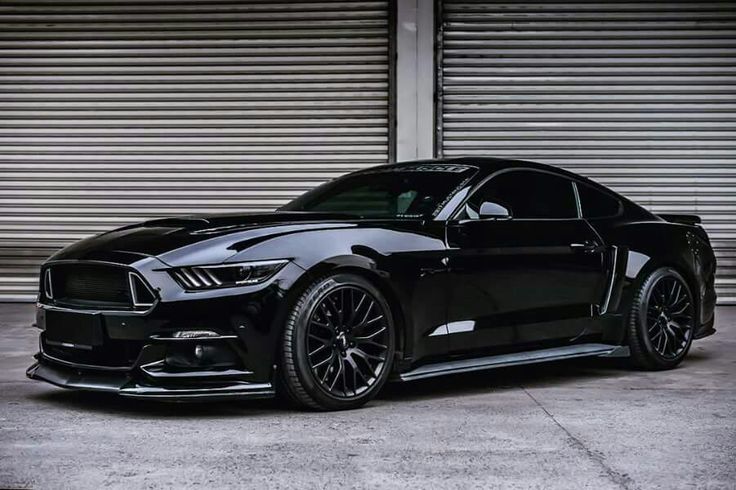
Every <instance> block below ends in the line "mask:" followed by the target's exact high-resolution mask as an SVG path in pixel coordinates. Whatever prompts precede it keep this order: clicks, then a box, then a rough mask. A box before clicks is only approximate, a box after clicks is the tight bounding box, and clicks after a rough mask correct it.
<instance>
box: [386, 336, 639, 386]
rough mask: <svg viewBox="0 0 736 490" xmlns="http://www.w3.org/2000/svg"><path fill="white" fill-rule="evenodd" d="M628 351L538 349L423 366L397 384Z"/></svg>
mask: <svg viewBox="0 0 736 490" xmlns="http://www.w3.org/2000/svg"><path fill="white" fill-rule="evenodd" d="M628 356H629V348H628V347H627V346H622V345H608V344H578V345H570V346H566V347H555V348H552V349H540V350H535V351H528V352H516V353H513V354H502V355H498V356H488V357H477V358H474V359H462V360H454V361H445V362H439V363H434V364H426V365H424V366H420V367H418V368H416V369H412V370H411V371H407V372H405V373H400V374H399V375H398V376H397V377H396V378H395V379H396V380H398V381H413V380H416V379H426V378H434V377H436V376H444V375H446V374H457V373H468V372H472V371H482V370H485V369H494V368H500V367H508V366H520V365H523V364H534V363H538V362H546V361H561V360H564V359H574V358H576V357H628Z"/></svg>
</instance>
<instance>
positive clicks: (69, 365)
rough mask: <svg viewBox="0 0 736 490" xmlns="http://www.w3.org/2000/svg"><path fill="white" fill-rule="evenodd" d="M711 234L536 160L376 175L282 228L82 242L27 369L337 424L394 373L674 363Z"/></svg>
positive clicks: (142, 233)
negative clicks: (296, 412)
mask: <svg viewBox="0 0 736 490" xmlns="http://www.w3.org/2000/svg"><path fill="white" fill-rule="evenodd" d="M699 222H700V220H699V218H698V217H696V216H689V215H660V216H657V215H654V214H652V213H650V212H649V211H647V210H645V209H643V208H642V207H640V206H638V205H636V204H634V203H633V202H631V201H629V200H628V199H626V198H624V197H622V196H620V195H618V194H616V193H614V192H612V191H610V190H608V189H607V188H605V187H603V186H601V185H599V184H596V183H594V182H592V181H590V180H588V179H586V178H584V177H580V176H578V175H575V174H572V173H569V172H565V171H562V170H559V169H556V168H552V167H548V166H545V165H540V164H536V163H531V162H522V161H510V160H498V159H491V158H462V159H453V160H441V161H440V160H433V161H422V162H411V163H402V164H397V165H387V166H382V167H375V168H371V169H369V170H364V171H360V172H356V173H352V174H349V175H347V176H345V177H342V178H339V179H336V180H334V181H332V182H329V183H327V184H324V185H322V186H319V187H317V188H316V189H314V190H312V191H310V192H307V193H306V194H304V195H303V196H301V197H299V198H298V199H296V200H294V201H292V202H291V203H289V204H287V205H286V206H284V207H282V208H281V209H280V210H278V211H277V212H275V213H267V214H250V215H216V216H188V217H181V218H167V219H159V220H154V221H149V222H146V223H143V224H138V225H132V226H127V227H124V228H120V229H118V230H115V231H111V232H108V233H103V234H101V235H98V236H96V237H93V238H88V239H86V240H82V241H80V242H78V243H76V244H74V245H71V246H69V247H67V248H66V249H64V250H62V251H61V252H59V253H57V254H56V255H54V256H53V257H52V258H51V259H49V260H48V261H47V262H46V263H45V264H44V265H43V267H42V269H41V282H40V284H41V287H40V293H39V301H38V310H37V326H38V327H39V328H40V329H41V330H42V332H41V335H40V352H39V353H38V354H37V355H36V359H37V360H38V362H36V363H35V364H34V365H33V366H31V367H30V368H29V369H28V373H27V374H28V376H29V377H30V378H33V379H40V380H44V381H48V382H50V383H53V384H55V385H58V386H62V387H65V388H75V389H84V390H100V391H109V392H113V393H118V394H120V395H124V396H132V397H150V398H156V399H174V400H182V399H199V398H219V397H226V396H227V397H270V396H273V395H275V394H279V395H282V396H284V397H285V398H286V399H288V400H291V401H292V402H295V403H296V404H298V405H300V406H303V407H308V408H312V409H327V410H331V409H345V408H353V407H358V406H360V405H362V404H364V403H366V402H367V401H368V400H370V399H371V398H373V397H374V396H375V395H376V393H377V392H378V391H379V390H380V389H381V387H382V386H383V384H384V383H385V382H386V381H387V379H389V378H390V377H392V378H394V379H395V380H401V381H409V380H414V379H421V378H428V377H432V376H440V375H444V374H451V373H460V372H467V371H475V370H480V369H488V368H494V367H500V366H509V365H517V364H525V363H533V362H541V361H548V360H556V359H568V358H573V357H583V356H608V357H629V358H630V360H631V362H632V363H633V364H634V365H635V366H638V367H640V368H644V369H668V368H672V367H674V366H676V365H677V364H679V363H680V362H681V361H682V359H683V358H684V357H685V355H686V354H687V352H688V350H689V348H690V345H691V343H692V341H693V339H698V338H701V337H705V336H707V335H710V334H712V333H713V332H714V331H715V330H714V329H713V321H714V316H713V315H714V305H715V299H716V295H715V290H714V275H715V267H716V261H715V257H714V254H713V250H712V249H711V246H710V243H709V240H708V236H707V235H706V233H705V231H704V230H703V229H702V228H701V227H700V226H699V225H698V223H699Z"/></svg>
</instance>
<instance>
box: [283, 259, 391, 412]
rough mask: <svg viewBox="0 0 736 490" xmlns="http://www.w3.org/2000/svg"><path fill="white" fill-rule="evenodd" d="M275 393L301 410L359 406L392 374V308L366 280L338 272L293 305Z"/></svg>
mask: <svg viewBox="0 0 736 490" xmlns="http://www.w3.org/2000/svg"><path fill="white" fill-rule="evenodd" d="M280 347H281V352H280V366H279V373H278V378H277V379H278V385H277V389H278V391H279V394H280V395H281V396H282V397H284V398H287V399H288V400H290V401H291V402H293V403H294V404H296V405H297V406H299V407H301V408H308V409H312V410H347V409H352V408H358V407H360V406H362V405H364V404H365V403H367V402H368V401H370V400H371V399H373V398H374V397H375V396H376V394H377V393H378V392H379V391H380V390H381V388H382V387H383V385H384V384H385V383H386V380H387V379H388V376H389V374H390V372H391V365H392V361H393V357H394V352H395V329H394V323H393V318H392V316H391V309H390V308H389V305H388V303H387V302H386V300H385V298H384V297H383V295H382V294H381V292H380V291H379V290H378V289H377V288H376V287H375V286H374V285H373V284H371V283H370V282H369V281H368V280H366V279H364V278H363V277H361V276H358V275H355V274H349V273H336V274H332V275H329V276H326V277H324V278H322V279H319V280H317V281H315V282H314V283H312V284H311V285H310V286H308V287H307V288H306V290H305V291H304V292H303V293H302V295H301V296H300V297H299V299H298V300H297V301H296V303H295V304H294V306H293V307H292V309H291V311H290V313H289V315H288V317H287V320H286V325H285V328H284V334H283V338H282V342H281V346H280Z"/></svg>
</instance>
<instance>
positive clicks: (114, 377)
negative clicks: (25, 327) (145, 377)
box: [26, 362, 276, 401]
mask: <svg viewBox="0 0 736 490" xmlns="http://www.w3.org/2000/svg"><path fill="white" fill-rule="evenodd" d="M26 376H28V377H29V378H30V379H35V380H40V381H45V382H47V383H51V384H52V385H55V386H59V387H61V388H66V389H71V390H83V391H97V392H106V393H115V394H118V395H121V396H126V397H131V398H146V399H155V400H161V401H211V400H212V401H214V400H218V399H223V398H228V399H230V398H239V399H258V398H272V397H273V396H275V394H276V393H275V391H274V388H273V385H272V384H271V383H249V382H246V381H235V382H230V383H226V384H217V385H214V386H203V387H191V386H188V387H162V386H151V385H145V384H141V383H139V382H137V381H136V380H134V379H132V378H130V376H128V375H126V374H122V373H110V372H94V371H87V370H85V371H81V370H76V369H69V368H65V367H60V366H54V365H51V364H48V363H45V362H36V363H34V364H33V365H32V366H31V367H29V368H28V370H27V371H26Z"/></svg>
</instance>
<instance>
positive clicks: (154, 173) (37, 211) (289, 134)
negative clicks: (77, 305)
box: [0, 0, 389, 300]
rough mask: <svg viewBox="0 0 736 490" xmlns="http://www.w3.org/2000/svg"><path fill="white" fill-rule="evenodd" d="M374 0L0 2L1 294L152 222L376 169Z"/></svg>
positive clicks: (383, 84) (382, 26)
mask: <svg viewBox="0 0 736 490" xmlns="http://www.w3.org/2000/svg"><path fill="white" fill-rule="evenodd" d="M387 11H388V2H387V1H378V2H370V1H363V2H361V1H322V2H271V1H265V0H263V1H248V2H246V1H213V0H176V1H171V0H135V1H133V0H130V1H124V0H93V1H89V0H83V1H77V0H74V1H71V0H70V1H49V0H4V1H3V2H1V3H0V300H3V299H4V300H14V299H15V300H32V299H33V298H34V296H35V291H36V278H35V275H36V271H37V266H38V264H39V262H40V261H41V260H42V259H43V258H45V257H47V256H48V255H50V254H51V253H52V252H53V251H54V250H56V249H58V248H59V247H61V246H63V245H65V244H68V243H70V242H71V241H74V240H77V239H79V238H82V237H85V236H88V235H90V234H93V233H97V232H101V231H103V230H108V229H110V228H113V227H116V226H119V225H123V224H126V223H130V222H135V221H138V220H142V219H147V218H153V217H156V216H161V215H174V214H188V213H198V212H225V211H263V210H271V209H273V208H275V207H276V206H278V205H279V204H281V203H283V202H284V201H285V200H287V199H289V198H291V197H292V196H295V195H297V194H299V193H301V192H302V191H304V190H305V189H308V188H310V187H312V186H314V185H315V184H317V183H319V182H322V181H324V180H326V179H329V178H331V177H334V176H336V175H339V174H342V173H344V172H347V171H350V170H354V169H358V168H362V167H366V166H371V165H376V164H380V163H385V162H386V161H387V160H388V147H389V145H388V130H387V128H388V122H387V120H388V78H389V77H388V72H389V66H388V30H389V29H388V14H387Z"/></svg>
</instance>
